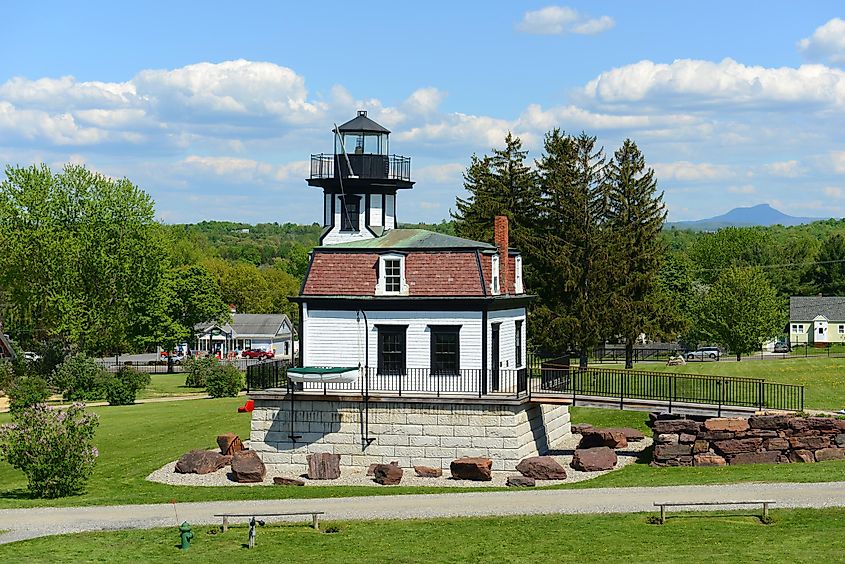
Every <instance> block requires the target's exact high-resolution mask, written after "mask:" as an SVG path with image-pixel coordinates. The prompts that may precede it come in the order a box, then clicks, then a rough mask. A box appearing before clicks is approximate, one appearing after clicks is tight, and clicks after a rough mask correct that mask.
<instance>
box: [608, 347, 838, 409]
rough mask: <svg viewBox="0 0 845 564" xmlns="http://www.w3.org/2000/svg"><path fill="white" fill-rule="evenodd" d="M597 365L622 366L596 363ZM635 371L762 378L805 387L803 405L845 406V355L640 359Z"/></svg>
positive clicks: (831, 407) (807, 406) (819, 406)
mask: <svg viewBox="0 0 845 564" xmlns="http://www.w3.org/2000/svg"><path fill="white" fill-rule="evenodd" d="M596 367H598V368H602V367H604V368H618V367H621V365H615V364H597V365H596ZM634 369H635V370H645V371H652V372H674V373H678V374H706V375H709V376H739V377H742V378H763V379H764V380H767V381H769V382H778V383H781V384H795V385H800V386H804V408H805V409H825V410H831V411H836V410H839V409H843V408H845V358H827V357H815V358H813V357H808V358H788V359H771V360H749V359H746V360H743V361H742V362H733V361H726V360H725V361H720V362H690V363H688V364H687V365H685V366H666V364H665V363H663V362H640V363H637V364H636V365H635V366H634Z"/></svg>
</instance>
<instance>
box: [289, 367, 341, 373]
mask: <svg viewBox="0 0 845 564" xmlns="http://www.w3.org/2000/svg"><path fill="white" fill-rule="evenodd" d="M351 370H358V367H357V366H346V367H344V366H304V367H294V368H288V374H343V373H344V372H349V371H351Z"/></svg>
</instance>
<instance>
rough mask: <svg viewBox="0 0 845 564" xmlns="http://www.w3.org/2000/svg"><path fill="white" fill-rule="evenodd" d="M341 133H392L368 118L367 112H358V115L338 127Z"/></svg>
mask: <svg viewBox="0 0 845 564" xmlns="http://www.w3.org/2000/svg"><path fill="white" fill-rule="evenodd" d="M338 129H339V130H340V131H363V132H364V133H390V131H389V130H388V129H387V128H385V127H382V126H381V125H379V124H377V123H376V122H374V121H373V120H371V119H370V118H368V117H367V110H358V115H357V116H356V117H355V118H353V119H351V120H349V121H347V122H346V123H344V124H343V125H341V126H340V127H338Z"/></svg>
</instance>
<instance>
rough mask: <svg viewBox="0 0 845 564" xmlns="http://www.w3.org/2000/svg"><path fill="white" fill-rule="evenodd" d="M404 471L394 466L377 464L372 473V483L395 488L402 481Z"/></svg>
mask: <svg viewBox="0 0 845 564" xmlns="http://www.w3.org/2000/svg"><path fill="white" fill-rule="evenodd" d="M402 474H404V471H403V470H402V469H401V468H399V466H397V465H396V464H378V465H376V467H375V470H374V471H373V476H374V478H373V481H374V482H376V483H377V484H381V485H382V486H395V485H397V484H399V482H401V481H402Z"/></svg>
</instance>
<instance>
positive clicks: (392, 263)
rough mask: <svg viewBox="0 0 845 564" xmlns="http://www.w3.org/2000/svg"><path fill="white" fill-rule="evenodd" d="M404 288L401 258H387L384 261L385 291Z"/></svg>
mask: <svg viewBox="0 0 845 564" xmlns="http://www.w3.org/2000/svg"><path fill="white" fill-rule="evenodd" d="M401 290H402V264H401V260H400V259H385V261H384V291H385V292H388V293H389V292H397V293H398V292H399V291H401Z"/></svg>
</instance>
